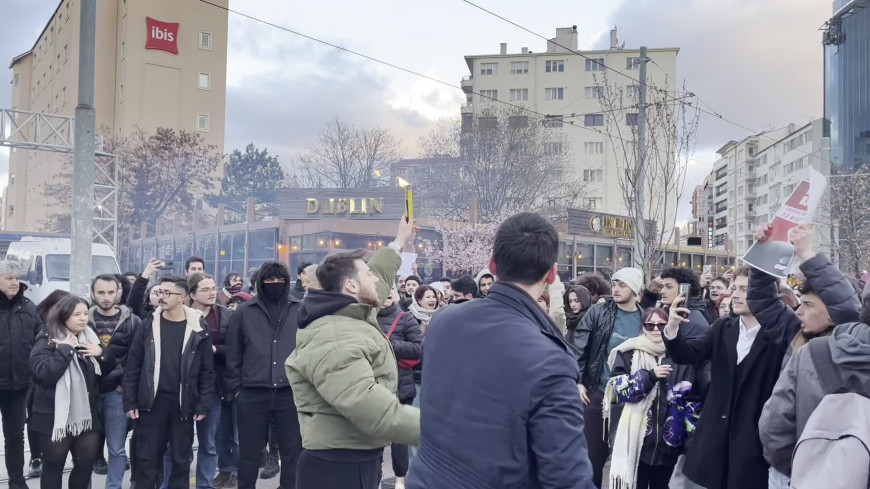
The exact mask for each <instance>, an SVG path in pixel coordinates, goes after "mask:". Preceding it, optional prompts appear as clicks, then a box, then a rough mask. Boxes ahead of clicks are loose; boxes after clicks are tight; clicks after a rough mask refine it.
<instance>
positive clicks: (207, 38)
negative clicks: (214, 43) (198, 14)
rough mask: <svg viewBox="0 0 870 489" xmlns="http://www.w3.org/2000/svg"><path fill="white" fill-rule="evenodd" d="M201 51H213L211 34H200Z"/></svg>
mask: <svg viewBox="0 0 870 489" xmlns="http://www.w3.org/2000/svg"><path fill="white" fill-rule="evenodd" d="M199 49H209V50H210V49H211V33H210V32H202V31H200V32H199Z"/></svg>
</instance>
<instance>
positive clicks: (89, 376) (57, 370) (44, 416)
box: [28, 331, 116, 432]
mask: <svg viewBox="0 0 870 489" xmlns="http://www.w3.org/2000/svg"><path fill="white" fill-rule="evenodd" d="M73 360H75V361H78V362H79V365H80V366H81V367H82V373H83V374H84V376H85V383H86V384H87V388H88V400H89V401H90V405H91V423H92V427H93V429H95V430H99V429H101V428H102V426H101V425H100V416H99V405H100V402H99V401H100V388H99V383H100V376H99V375H98V374H97V372H96V369H95V368H94V364H93V362H91V361H90V360H89V359H87V358H85V357H83V356H81V355H79V354H77V353H76V352H75V350H74V349H73V348H72V347H71V346H69V345H55V344H54V343H52V342H50V341H49V339H48V333H46V332H45V331H42V332H40V333H39V336H38V337H37V338H36V344H34V345H33V350H32V351H31V352H30V369H31V370H32V371H33V386H32V387H31V391H30V395H29V402H28V408H29V409H28V412H29V413H30V416H31V420H33V418H34V417H38V418H41V419H40V421H48V420H53V419H54V391H55V387H56V386H57V381H58V380H60V379H61V377H63V374H64V373H65V372H66V371H67V369H68V368H69V367H70V362H71V361H73ZM97 362H98V363H99V364H100V371H101V372H109V373H111V372H112V371H113V370H112V369H113V368H114V367H115V363H116V362H115V359H112V358H111V355H109V354H108V352H107V351H106V350H103V356H102V357H100V358H97ZM40 424H43V425H44V424H45V423H40ZM40 428H42V431H44V430H46V429H47V430H48V432H51V425H49V426H47V427H46V426H40Z"/></svg>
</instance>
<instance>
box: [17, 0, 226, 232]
mask: <svg viewBox="0 0 870 489" xmlns="http://www.w3.org/2000/svg"><path fill="white" fill-rule="evenodd" d="M80 1H81V0H61V1H60V2H59V3H58V6H57V8H56V9H55V10H54V12H53V13H52V14H51V17H50V18H49V19H48V21H47V22H46V24H45V28H44V29H43V30H42V32H41V33H40V35H39V36H38V37H37V38H36V40H35V42H34V44H33V47H32V48H31V49H30V50H29V51H27V52H25V53H23V54H21V55H19V56H16V57H15V58H14V59H13V60H12V62H11V64H10V69H11V70H12V86H13V89H12V90H13V91H12V108H13V109H18V110H22V111H31V112H41V113H45V114H56V115H64V116H73V115H74V114H75V106H76V103H77V92H78V64H79V22H80V8H81V4H80ZM213 3H216V4H218V5H222V6H224V7H227V6H228V5H227V3H228V0H216V1H214V2H213ZM226 69H227V11H226V10H224V9H221V8H217V7H215V6H213V5H209V4H207V3H203V2H198V1H193V0H183V1H177V0H106V1H100V2H99V5H98V9H97V41H96V67H95V80H96V87H95V90H94V95H95V102H94V106H95V109H96V118H97V129H98V132H99V131H100V129H101V128H102V129H106V130H109V131H111V132H112V133H113V134H122V135H129V134H131V133H133V132H134V131H135V130H136V129H137V128H141V129H143V130H145V131H153V130H155V129H156V128H158V127H169V128H174V129H179V130H180V129H185V130H188V131H197V132H199V133H200V134H202V135H203V137H204V139H205V142H206V143H207V144H211V145H215V146H216V147H218V148H220V149H221V150H222V149H223V147H224V120H225V113H226V71H227V70H226ZM67 161H69V156H66V155H60V154H56V153H44V152H39V151H12V152H11V154H10V161H9V185H8V188H7V193H6V205H5V206H4V209H3V212H4V217H5V219H4V221H5V223H4V224H5V227H4V229H11V230H17V231H33V232H39V231H44V230H45V229H44V226H45V221H46V219H48V218H49V217H50V216H51V215H53V214H57V213H59V212H64V211H66V212H69V210H67V209H62V208H59V207H58V206H57V204H56V203H55V202H53V199H51V198H47V197H46V196H45V195H44V192H43V189H42V188H43V184H44V183H46V182H49V181H51V180H52V179H53V178H54V176H55V175H57V174H58V173H59V172H60V171H62V169H63V168H64V167H65V165H67V164H68V163H67Z"/></svg>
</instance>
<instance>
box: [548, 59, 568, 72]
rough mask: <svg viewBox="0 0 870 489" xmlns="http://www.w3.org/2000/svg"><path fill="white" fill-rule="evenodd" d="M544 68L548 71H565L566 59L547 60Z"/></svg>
mask: <svg viewBox="0 0 870 489" xmlns="http://www.w3.org/2000/svg"><path fill="white" fill-rule="evenodd" d="M544 69H545V70H546V71H547V73H562V72H564V71H565V61H564V60H561V59H560V60H555V61H547V62H546V64H545V65H544Z"/></svg>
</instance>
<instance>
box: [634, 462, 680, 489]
mask: <svg viewBox="0 0 870 489" xmlns="http://www.w3.org/2000/svg"><path fill="white" fill-rule="evenodd" d="M674 465H676V464H674ZM674 465H647V464H645V463H643V462H640V463H638V464H637V485H636V486H635V487H637V489H668V484H670V482H671V476H672V475H673V474H674Z"/></svg>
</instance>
